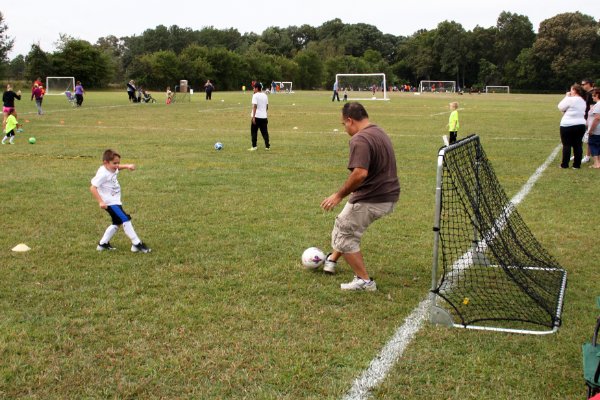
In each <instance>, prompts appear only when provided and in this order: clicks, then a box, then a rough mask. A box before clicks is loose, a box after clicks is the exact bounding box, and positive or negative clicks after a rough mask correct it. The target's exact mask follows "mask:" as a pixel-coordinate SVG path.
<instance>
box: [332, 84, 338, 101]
mask: <svg viewBox="0 0 600 400" xmlns="http://www.w3.org/2000/svg"><path fill="white" fill-rule="evenodd" d="M335 99H337V101H340V94H339V93H338V81H337V79H336V80H335V82H333V97H332V98H331V101H334V100H335Z"/></svg>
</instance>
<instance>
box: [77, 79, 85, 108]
mask: <svg viewBox="0 0 600 400" xmlns="http://www.w3.org/2000/svg"><path fill="white" fill-rule="evenodd" d="M84 93H85V90H83V86H82V85H81V81H77V84H76V85H75V99H77V107H81V105H82V104H83V94H84Z"/></svg>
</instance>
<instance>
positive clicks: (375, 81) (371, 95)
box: [335, 73, 389, 100]
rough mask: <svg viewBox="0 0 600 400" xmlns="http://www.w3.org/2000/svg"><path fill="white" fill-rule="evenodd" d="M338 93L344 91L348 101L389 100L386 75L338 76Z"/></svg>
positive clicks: (340, 93)
mask: <svg viewBox="0 0 600 400" xmlns="http://www.w3.org/2000/svg"><path fill="white" fill-rule="evenodd" d="M335 80H336V81H337V83H338V93H339V95H340V97H342V95H343V93H344V91H346V93H347V94H348V100H389V98H388V96H387V83H386V80H385V74H384V73H372V74H336V75H335Z"/></svg>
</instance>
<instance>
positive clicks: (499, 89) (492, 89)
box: [485, 86, 510, 94]
mask: <svg viewBox="0 0 600 400" xmlns="http://www.w3.org/2000/svg"><path fill="white" fill-rule="evenodd" d="M485 92H486V93H507V94H508V93H510V86H486V87H485Z"/></svg>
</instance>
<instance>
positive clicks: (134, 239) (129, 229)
mask: <svg viewBox="0 0 600 400" xmlns="http://www.w3.org/2000/svg"><path fill="white" fill-rule="evenodd" d="M123 231H124V232H125V234H126V235H127V237H128V238H129V239H131V243H133V244H139V243H140V242H141V240H140V238H139V237H138V235H137V234H136V233H135V229H133V224H132V223H131V221H127V222H123Z"/></svg>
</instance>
